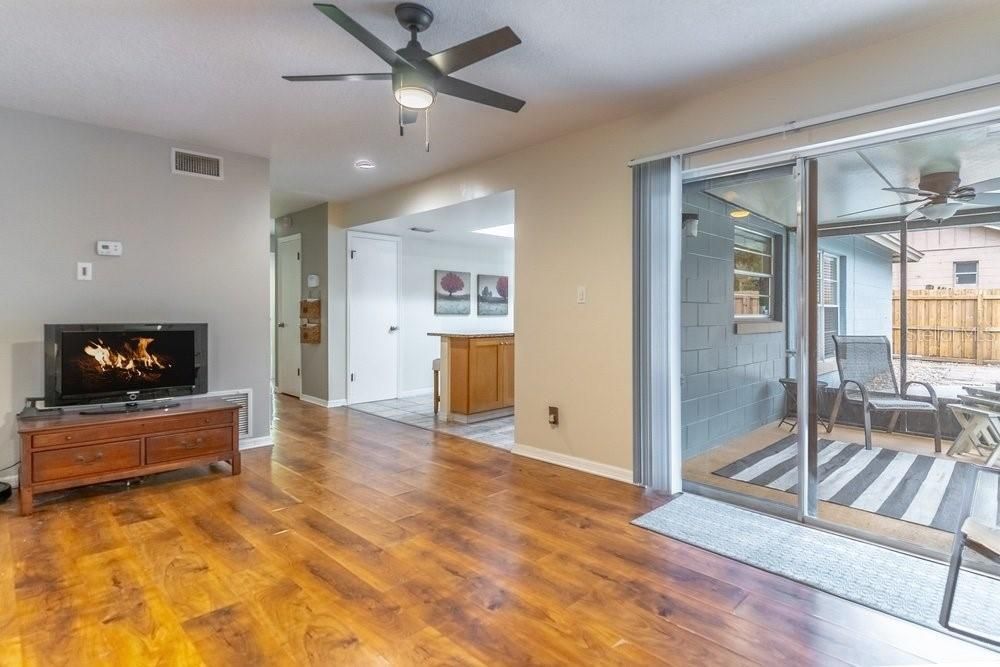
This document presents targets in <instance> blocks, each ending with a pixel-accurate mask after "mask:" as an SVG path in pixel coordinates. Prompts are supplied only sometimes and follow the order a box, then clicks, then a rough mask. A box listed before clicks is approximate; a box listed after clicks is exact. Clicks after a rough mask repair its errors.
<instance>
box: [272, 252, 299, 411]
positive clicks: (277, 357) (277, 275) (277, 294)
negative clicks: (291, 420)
mask: <svg viewBox="0 0 1000 667" xmlns="http://www.w3.org/2000/svg"><path fill="white" fill-rule="evenodd" d="M291 241H298V242H299V262H300V264H299V298H300V299H301V297H302V265H301V261H302V234H289V235H287V236H279V237H278V238H277V243H276V245H275V249H274V266H275V272H274V286H275V289H274V299H275V302H274V329H273V331H274V364H275V371H276V372H275V373H274V386H275V388H276V389H277V390H278V393H281V394H286V395H287V396H295V397H297V398H300V399H301V398H302V374H301V369H302V345H301V343H300V344H299V345H297V346H296V348H295V349H296V355H295V356H296V357H297V359H298V361H297V364H298V365H297V368H298V369H299V370H300V373H299V393H298V394H288V393H286V392H284V391H282V390H281V385H280V384H279V380H280V378H281V354H280V347H281V342H280V341H279V333H278V322H279V320H281V296H282V295H281V265H280V260H281V244H282V243H289V242H291ZM295 325H296V328H297V327H298V322H296V323H295Z"/></svg>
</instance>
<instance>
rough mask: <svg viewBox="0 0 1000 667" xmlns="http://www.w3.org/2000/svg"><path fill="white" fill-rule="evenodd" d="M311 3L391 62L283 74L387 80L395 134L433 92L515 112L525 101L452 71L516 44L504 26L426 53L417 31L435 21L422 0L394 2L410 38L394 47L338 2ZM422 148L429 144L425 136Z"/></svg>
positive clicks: (307, 78) (298, 78) (428, 103)
mask: <svg viewBox="0 0 1000 667" xmlns="http://www.w3.org/2000/svg"><path fill="white" fill-rule="evenodd" d="M313 6H314V7H315V8H316V9H318V10H319V11H321V12H323V14H325V15H326V16H327V17H328V18H329V19H330V20H331V21H333V22H334V23H336V24H337V25H339V26H340V27H341V28H343V29H344V30H346V31H347V32H349V33H350V34H351V36H353V37H354V38H355V39H357V40H358V41H359V42H361V43H362V44H364V45H365V46H367V47H368V48H369V49H371V51H373V52H374V53H375V55H377V56H378V57H379V58H381V59H382V60H384V61H385V62H386V63H387V64H388V65H389V66H390V67H391V68H392V71H391V72H384V73H383V72H377V73H369V74H310V75H305V76H284V77H282V78H283V79H285V80H287V81H392V91H393V95H394V96H395V98H396V102H397V103H398V104H399V134H400V136H402V135H403V128H404V126H406V125H409V124H411V123H415V122H416V120H417V112H418V111H425V112H426V110H427V109H429V108H430V106H431V105H432V104H433V103H434V99H435V97H436V96H437V94H438V93H443V94H445V95H451V96H452V97H460V98H462V99H464V100H469V101H470V102H476V103H478V104H485V105H487V106H491V107H495V108H497V109H503V110H505V111H512V112H514V113H517V112H518V111H520V110H521V107H523V106H524V100H519V99H517V98H516V97H511V96H510V95H505V94H503V93H498V92H497V91H495V90H490V89H489V88H483V87H482V86H477V85H475V84H473V83H468V82H466V81H462V80H460V79H456V78H454V77H452V76H451V74H452V73H453V72H457V71H458V70H460V69H462V68H463V67H468V66H469V65H472V64H473V63H477V62H479V61H480V60H485V59H486V58H489V57H491V56H494V55H496V54H498V53H500V52H501V51H505V50H507V49H509V48H511V47H512V46H517V45H518V44H520V43H521V39H520V38H519V37H518V36H517V35H516V34H514V31H513V30H511V29H510V28H509V27H504V28H500V29H499V30H494V31H493V32H490V33H486V34H485V35H481V36H479V37H476V38H475V39H470V40H469V41H467V42H463V43H461V44H458V45H457V46H453V47H451V48H450V49H445V50H444V51H439V52H438V53H434V54H431V53H429V52H427V51H425V50H424V49H423V47H422V46H420V42H419V41H418V40H417V35H418V34H419V33H421V32H423V31H424V30H426V29H427V28H429V27H430V25H431V23H432V22H433V21H434V14H433V13H432V12H431V10H429V9H427V8H426V7H424V6H423V5H419V4H417V3H414V2H404V3H401V4H399V5H396V9H395V13H396V20H398V21H399V24H400V25H401V26H403V28H404V29H405V30H407V31H409V33H410V41H409V42H408V43H407V44H406V46H404V47H403V48H401V49H397V50H395V51H394V50H393V49H392V48H391V47H390V46H389V45H388V44H386V43H385V42H383V41H382V40H380V39H379V38H378V37H376V36H375V35H373V34H371V33H370V32H368V31H367V30H366V29H365V28H364V27H362V26H361V25H360V24H359V23H357V22H356V21H355V20H354V19H352V18H351V17H350V16H348V15H347V14H345V13H344V12H343V10H341V9H340V8H339V7H336V6H335V5H330V4H321V3H317V4H314V5H313ZM425 120H426V114H425ZM427 149H428V150H430V141H429V140H428V142H427Z"/></svg>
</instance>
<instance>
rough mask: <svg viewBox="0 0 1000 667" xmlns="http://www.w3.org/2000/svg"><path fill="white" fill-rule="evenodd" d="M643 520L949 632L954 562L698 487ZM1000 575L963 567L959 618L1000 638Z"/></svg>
mask: <svg viewBox="0 0 1000 667" xmlns="http://www.w3.org/2000/svg"><path fill="white" fill-rule="evenodd" d="M632 523H634V524H635V525H637V526H641V527H643V528H647V529H649V530H652V531H654V532H657V533H660V534H662V535H666V536H667V537H672V538H674V539H677V540H681V541H682V542H687V543H688V544H692V545H694V546H696V547H700V548H702V549H707V550H708V551H712V552H714V553H717V554H719V555H721V556H726V557H727V558H732V559H733V560H737V561H740V562H741V563H746V564H747V565H752V566H753V567H756V568H759V569H761V570H766V571H768V572H772V573H774V574H778V575H781V576H783V577H787V578H788V579H792V580H794V581H798V582H800V583H803V584H806V585H808V586H812V587H813V588H818V589H819V590H822V591H826V592H827V593H831V594H833V595H836V596H837V597H841V598H844V599H846V600H850V601H852V602H857V603H859V604H863V605H865V606H866V607H871V608H872V609H877V610H879V611H883V612H885V613H887V614H892V615H893V616H898V617H900V618H903V619H906V620H908V621H913V622H914V623H919V624H921V625H925V626H927V627H929V628H932V629H935V630H941V629H942V628H941V626H940V624H939V623H938V613H939V611H940V607H941V598H942V596H943V595H944V583H945V577H946V576H947V574H948V567H947V566H946V565H943V564H941V563H937V562H934V561H930V560H926V559H924V558H919V557H917V556H911V555H908V554H904V553H901V552H898V551H893V550H892V549H886V548H884V547H879V546H876V545H873V544H869V543H867V542H862V541H859V540H853V539H850V538H847V537H841V536H840V535H834V534H832V533H827V532H825V531H822V530H817V529H815V528H810V527H808V526H804V525H802V524H798V523H794V522H791V521H784V520H782V519H777V518H774V517H769V516H765V515H763V514H759V513H757V512H753V511H751V510H747V509H743V508H741V507H736V506H734V505H729V504H727V503H723V502H719V501H716V500H711V499H709V498H704V497H702V496H697V495H694V494H691V493H685V494H682V495H680V496H678V497H677V498H674V499H673V500H671V501H670V502H668V503H667V504H665V505H663V506H661V507H658V508H657V509H655V510H653V511H652V512H649V513H648V514H644V515H643V516H641V517H639V518H638V519H636V520H635V521H633V522H632ZM998 600H1000V581H998V580H997V579H993V578H991V577H988V576H984V575H981V574H976V573H973V572H967V571H964V570H963V571H962V574H961V576H960V577H959V578H958V592H957V594H956V596H955V606H954V609H953V615H952V622H953V623H954V624H955V625H959V626H965V627H967V628H969V629H970V630H973V631H975V632H977V633H981V634H983V635H987V636H994V637H995V636H1000V605H998V603H997V601H998Z"/></svg>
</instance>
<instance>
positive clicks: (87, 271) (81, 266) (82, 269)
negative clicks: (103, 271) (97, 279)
mask: <svg viewBox="0 0 1000 667" xmlns="http://www.w3.org/2000/svg"><path fill="white" fill-rule="evenodd" d="M76 279H77V280H93V279H94V265H93V264H91V263H90V262H77V263H76Z"/></svg>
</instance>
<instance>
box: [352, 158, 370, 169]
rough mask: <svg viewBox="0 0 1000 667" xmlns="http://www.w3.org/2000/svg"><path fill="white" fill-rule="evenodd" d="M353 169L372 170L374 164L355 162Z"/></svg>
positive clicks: (365, 161) (368, 161)
mask: <svg viewBox="0 0 1000 667" xmlns="http://www.w3.org/2000/svg"><path fill="white" fill-rule="evenodd" d="M354 168H355V169H374V168H375V163H374V162H372V161H371V160H356V161H355V162H354Z"/></svg>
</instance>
